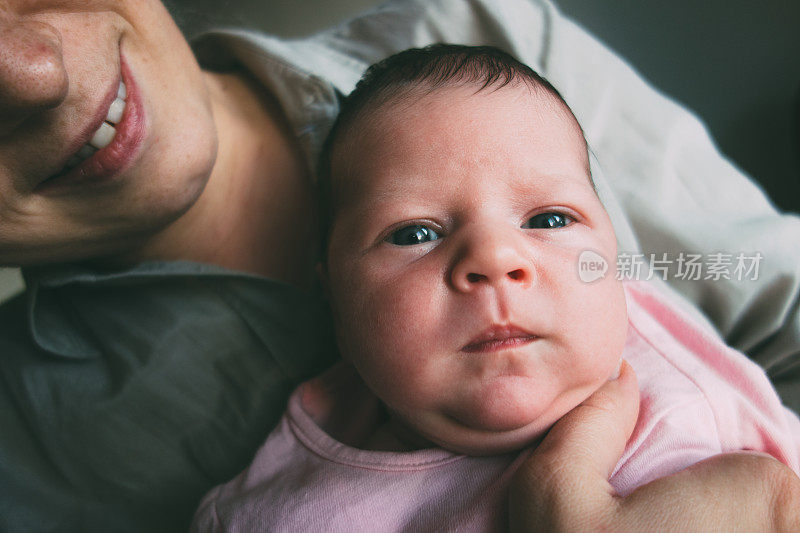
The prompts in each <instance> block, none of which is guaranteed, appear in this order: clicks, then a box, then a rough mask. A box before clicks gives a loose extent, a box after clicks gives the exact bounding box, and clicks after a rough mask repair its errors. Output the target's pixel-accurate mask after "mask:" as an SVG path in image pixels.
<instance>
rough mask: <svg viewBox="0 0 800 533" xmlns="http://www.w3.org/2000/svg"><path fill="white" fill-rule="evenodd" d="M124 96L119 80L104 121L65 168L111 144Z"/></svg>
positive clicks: (125, 91)
mask: <svg viewBox="0 0 800 533" xmlns="http://www.w3.org/2000/svg"><path fill="white" fill-rule="evenodd" d="M126 96H127V90H126V89H125V84H124V83H123V82H120V84H119V89H118V90H117V98H116V99H115V100H114V101H113V102H111V106H109V108H108V113H107V114H106V119H105V122H103V123H102V124H100V127H99V128H97V131H96V132H94V135H92V138H91V139H89V142H88V143H87V144H84V145H83V146H82V147H81V149H80V150H79V151H78V153H77V154H75V155H73V156H72V157H71V158H70V160H69V161H68V162H67V165H66V168H65V170H69V169H71V168H73V167H76V166H78V165H79V164H81V163H83V162H84V161H85V160H87V159H89V158H90V157H92V156H93V155H94V153H95V152H96V151H98V150H100V149H102V148H105V147H106V146H108V145H109V144H111V141H113V140H114V135H116V133H117V130H116V129H115V128H114V126H116V125H117V124H119V122H120V121H121V120H122V115H123V114H124V113H125V97H126Z"/></svg>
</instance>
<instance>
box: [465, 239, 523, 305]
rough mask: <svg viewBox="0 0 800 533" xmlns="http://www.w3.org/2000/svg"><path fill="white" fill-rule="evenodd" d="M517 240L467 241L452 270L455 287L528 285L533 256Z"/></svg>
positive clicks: (471, 288) (467, 290)
mask: <svg viewBox="0 0 800 533" xmlns="http://www.w3.org/2000/svg"><path fill="white" fill-rule="evenodd" d="M521 248H522V245H521V243H519V242H516V241H515V239H509V238H506V239H488V240H484V239H481V240H475V241H473V242H470V243H468V244H467V246H466V247H465V249H464V250H463V255H462V257H461V258H460V259H459V260H458V261H457V262H456V264H455V265H454V267H453V269H452V272H451V279H452V283H453V286H454V287H455V288H456V289H457V290H459V291H462V292H469V291H471V290H473V289H475V288H477V287H478V286H480V285H483V284H488V285H498V284H501V283H510V284H513V285H517V286H519V287H522V288H527V287H529V286H530V285H531V283H532V282H533V277H534V269H533V265H532V263H531V261H530V259H529V258H528V257H527V254H526V253H525V251H524V250H523V249H521Z"/></svg>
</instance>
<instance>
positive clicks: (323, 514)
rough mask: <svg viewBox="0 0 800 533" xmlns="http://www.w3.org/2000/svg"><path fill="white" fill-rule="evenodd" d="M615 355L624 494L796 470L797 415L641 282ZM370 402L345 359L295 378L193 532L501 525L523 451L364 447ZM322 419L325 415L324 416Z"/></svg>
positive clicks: (373, 409) (745, 363) (631, 287)
mask: <svg viewBox="0 0 800 533" xmlns="http://www.w3.org/2000/svg"><path fill="white" fill-rule="evenodd" d="M625 285H626V286H625V292H626V296H627V303H628V322H629V327H628V338H627V342H626V345H625V349H624V353H623V357H624V358H625V359H626V360H627V361H628V362H629V363H630V364H631V365H632V366H633V368H634V370H635V371H636V375H637V378H638V380H639V387H640V391H641V407H640V413H639V419H638V421H637V424H636V427H635V429H634V432H633V435H632V436H631V439H630V440H629V442H628V444H627V447H626V449H625V452H624V453H623V455H622V458H621V459H620V462H619V463H618V464H617V467H616V469H615V471H614V473H613V475H612V477H611V480H610V482H611V484H612V486H613V487H614V488H615V489H616V490H617V491H618V493H620V494H622V495H625V494H627V493H629V492H631V491H632V490H633V489H635V488H636V487H638V486H640V485H643V484H645V483H647V482H648V481H651V480H653V479H656V478H659V477H663V476H666V475H669V474H672V473H674V472H677V471H679V470H682V469H684V468H686V467H687V466H690V465H692V464H694V463H696V462H698V461H700V460H702V459H705V458H707V457H710V456H713V455H716V454H719V453H722V452H728V451H734V450H758V451H762V452H766V453H768V454H770V455H772V456H774V457H775V458H777V459H779V460H780V461H782V462H783V463H785V464H786V465H788V466H789V467H790V468H792V470H794V471H795V472H798V471H800V420H798V418H797V416H795V414H794V413H792V412H790V411H789V410H788V409H786V408H785V407H783V406H782V405H781V403H780V400H779V398H778V396H777V394H776V393H775V391H774V390H773V388H772V386H771V385H770V383H769V380H768V379H767V377H766V376H765V375H764V373H763V371H762V370H761V369H760V368H759V367H758V366H757V365H755V364H754V363H752V362H750V361H749V360H748V359H747V358H746V357H745V356H744V355H742V354H741V353H739V352H737V351H735V350H733V349H731V348H729V347H727V346H725V344H724V343H723V342H722V341H721V340H720V338H719V337H718V336H717V334H716V333H715V332H713V331H711V330H709V329H707V328H706V327H705V326H703V325H701V324H699V323H697V322H696V321H694V320H692V319H691V318H689V317H688V316H686V315H684V314H682V313H681V312H680V311H678V310H677V308H676V306H674V305H671V304H670V303H669V299H668V298H667V297H666V296H663V295H661V294H659V293H657V292H656V290H654V289H653V288H652V287H651V286H650V284H648V283H645V282H628V283H626V284H625ZM379 410H380V404H379V402H378V400H377V399H376V398H375V397H374V395H372V394H371V393H369V391H368V390H367V389H366V387H365V386H364V385H363V384H361V383H360V380H358V379H357V378H356V377H355V376H354V375H353V374H352V373H351V371H350V370H349V368H347V367H344V366H337V367H334V368H333V369H331V370H330V371H328V372H326V373H325V374H323V375H322V376H320V377H317V378H315V379H313V380H311V381H308V382H306V383H304V384H302V385H300V386H299V387H298V388H297V389H296V390H295V392H294V393H293V394H292V396H291V398H290V400H289V405H288V409H287V412H286V413H285V415H284V417H283V419H282V420H281V423H280V425H279V426H278V427H277V428H276V429H275V430H274V431H273V432H272V434H271V435H270V436H269V438H268V439H267V441H266V443H265V444H264V445H263V446H262V447H261V449H260V450H259V451H258V453H257V454H256V456H255V459H254V460H253V462H252V464H251V465H250V466H249V467H248V468H247V469H246V470H245V471H244V472H242V473H241V474H239V475H238V476H237V477H236V478H234V479H233V480H232V481H230V482H228V483H226V484H224V485H221V486H218V487H216V488H214V489H213V490H211V491H210V492H209V493H208V494H207V495H206V496H205V498H204V499H203V501H202V503H201V505H200V507H199V509H198V510H197V513H196V514H195V519H194V523H193V526H192V530H193V531H204V532H205V531H237V532H238V531H242V532H249V531H293V532H296V531H342V532H345V531H346V532H356V531H370V532H373V531H410V530H413V531H456V530H457V531H500V530H504V529H505V528H506V525H507V523H506V504H505V499H506V489H507V486H508V482H509V480H510V478H511V475H512V474H513V472H514V471H515V469H516V468H517V467H518V465H519V464H520V462H522V461H523V460H524V458H525V457H526V455H527V452H516V453H512V454H507V455H502V456H490V457H468V456H464V455H457V454H454V453H450V452H448V451H446V450H444V449H441V448H431V449H425V450H417V451H412V452H383V451H367V450H361V449H357V448H354V447H351V446H348V445H345V444H343V443H341V442H339V441H337V440H335V439H333V438H332V437H331V436H329V435H328V434H327V433H326V432H325V431H323V430H322V428H321V427H320V426H321V425H322V426H325V427H331V425H334V426H336V427H337V428H339V429H338V430H337V434H338V435H346V438H343V439H342V440H346V441H347V442H366V441H367V440H369V438H370V437H371V436H372V435H373V434H374V433H375V431H376V430H377V427H378V424H377V423H376V419H377V413H378V412H379ZM319 422H322V423H321V424H320V423H319Z"/></svg>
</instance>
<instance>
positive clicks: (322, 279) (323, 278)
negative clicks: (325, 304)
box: [316, 261, 331, 301]
mask: <svg viewBox="0 0 800 533" xmlns="http://www.w3.org/2000/svg"><path fill="white" fill-rule="evenodd" d="M316 271H317V278H318V279H319V283H320V285H321V286H322V294H323V295H325V299H326V300H328V301H330V299H331V289H330V284H329V283H328V269H327V267H326V266H325V263H323V262H322V261H318V262H317V267H316Z"/></svg>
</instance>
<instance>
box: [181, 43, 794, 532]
mask: <svg viewBox="0 0 800 533" xmlns="http://www.w3.org/2000/svg"><path fill="white" fill-rule="evenodd" d="M320 172H321V186H322V189H323V198H324V199H325V205H324V207H323V213H324V219H325V221H326V222H327V229H326V243H325V254H324V259H323V261H322V263H321V265H320V274H321V277H322V279H323V281H324V284H325V286H326V288H327V292H328V294H329V297H330V303H331V308H332V311H333V317H334V324H335V327H336V332H337V342H338V346H339V349H340V352H341V355H342V359H343V362H342V363H340V364H339V365H338V366H336V367H334V368H333V369H331V370H330V371H329V372H327V373H326V374H324V375H323V376H320V377H318V378H316V379H314V380H312V381H309V382H307V383H305V384H303V385H301V386H300V387H299V388H298V389H297V390H296V391H295V393H294V394H293V396H292V398H291V399H290V401H289V406H288V410H287V413H286V415H285V416H284V418H283V420H282V423H281V425H280V426H279V427H278V428H277V429H276V430H275V431H274V432H273V433H272V435H271V436H270V437H269V439H268V440H267V442H266V444H265V445H264V446H263V447H262V449H261V450H260V451H259V452H258V454H257V455H256V457H255V460H254V462H253V464H252V465H251V466H250V467H249V468H248V469H247V470H246V471H245V472H244V473H242V474H241V475H240V476H239V477H237V478H236V479H234V480H233V481H231V482H230V483H228V484H226V485H223V486H221V487H217V488H216V489H214V490H213V491H212V492H211V493H209V494H208V495H207V496H206V498H205V499H204V501H203V503H202V504H201V507H200V509H199V510H198V513H197V515H196V517H195V524H194V527H195V529H198V530H203V531H206V530H219V529H226V530H228V529H229V530H242V531H266V530H269V531H273V530H280V531H282V530H286V531H364V530H368V531H376V530H380V531H396V530H406V529H413V530H423V531H427V530H437V531H438V530H456V529H457V530H462V529H467V530H481V531H485V530H499V529H502V528H504V527H505V520H506V518H505V506H504V501H505V489H506V488H507V484H508V481H509V480H510V477H511V475H512V473H513V471H514V470H515V468H516V467H517V466H518V465H519V463H520V462H521V461H522V460H524V458H525V455H526V454H525V452H524V451H523V450H526V449H527V450H529V449H530V448H531V447H532V446H535V444H536V443H537V441H538V440H539V439H540V438H541V437H542V436H543V434H544V433H545V432H546V431H547V430H548V429H549V428H550V427H551V426H552V425H553V424H554V423H555V422H556V421H557V420H558V419H559V418H560V417H561V416H563V415H564V414H565V413H567V412H568V411H570V410H571V409H573V408H574V407H575V406H577V405H578V404H580V403H581V402H582V401H583V400H584V399H586V398H587V397H588V396H589V395H591V394H592V393H593V392H594V391H596V390H597V389H598V388H599V387H600V386H601V385H602V384H603V383H604V382H605V381H606V380H608V379H610V378H613V377H614V376H615V375H616V373H617V372H618V371H619V365H620V361H621V358H622V357H624V358H625V359H626V360H627V361H628V362H629V363H630V364H631V365H632V366H633V367H634V369H635V371H636V373H637V376H638V379H639V384H640V389H641V412H640V415H639V420H638V422H637V426H636V429H635V430H634V433H633V436H632V437H631V439H630V441H629V443H628V446H627V448H626V450H625V453H624V454H623V457H622V459H621V461H620V463H619V464H618V465H617V468H616V470H615V472H614V474H613V476H612V478H611V484H612V485H613V486H614V488H615V489H616V490H617V491H618V492H619V493H620V494H627V493H628V492H630V491H632V490H633V489H634V488H636V487H637V486H640V485H642V484H644V483H647V482H648V481H650V480H652V479H655V478H657V477H662V476H665V475H668V474H671V473H673V472H676V471H678V470H682V469H683V468H685V467H687V466H689V465H691V464H694V463H696V462H697V461H700V460H702V459H704V458H707V457H710V456H712V455H716V454H718V453H721V452H725V451H732V450H739V449H753V450H759V451H763V452H767V453H769V454H771V455H773V456H775V457H776V458H777V459H779V460H781V461H783V462H784V463H786V464H787V465H789V466H790V467H791V468H793V469H794V470H795V471H798V461H799V460H800V454H799V452H798V443H800V422H798V420H797V418H796V417H795V416H794V415H793V414H792V413H790V412H789V411H788V410H786V409H785V408H783V407H782V406H781V404H780V401H779V400H778V398H777V395H776V394H775V393H774V391H773V390H772V388H771V386H770V384H769V381H768V380H767V379H766V377H765V376H764V374H763V373H762V372H761V371H760V369H758V368H757V367H756V366H755V365H753V364H752V363H750V362H749V361H748V360H747V359H746V358H745V357H744V356H743V355H741V354H739V353H738V352H735V351H734V350H731V349H730V348H727V347H726V346H725V345H724V344H723V343H722V342H721V341H720V339H719V338H718V337H717V336H716V334H715V333H713V332H712V331H709V330H707V329H706V328H705V327H704V326H702V325H700V324H697V323H695V322H694V321H693V320H692V319H691V318H689V317H687V316H684V315H683V314H681V313H680V312H678V311H676V310H675V307H674V306H673V305H670V303H669V302H668V300H667V299H666V297H664V296H660V295H659V294H657V293H656V292H655V291H653V289H651V288H650V287H649V285H648V284H646V283H636V282H630V283H626V284H624V285H623V283H621V282H620V281H618V280H616V279H615V277H614V276H613V275H607V276H604V277H601V278H600V279H597V280H595V281H592V282H584V281H581V278H580V277H579V275H578V268H577V267H578V258H579V256H580V255H581V253H582V252H585V251H587V250H588V251H592V252H593V253H594V254H598V255H600V256H602V257H603V258H605V259H606V260H608V261H609V262H611V263H612V264H613V261H614V258H615V257H616V238H615V235H614V230H613V228H612V225H611V221H610V219H609V217H608V215H607V214H606V211H605V209H604V207H603V205H602V204H601V202H600V200H599V198H598V196H597V194H596V192H595V189H594V185H593V182H592V177H591V172H590V166H589V158H588V154H587V147H586V142H585V140H584V136H583V132H582V130H581V127H580V126H579V124H578V122H577V120H576V119H575V117H574V116H573V114H572V112H571V111H570V109H569V107H568V106H567V104H566V103H565V102H564V100H563V99H562V98H561V96H560V95H559V94H558V92H557V91H556V90H555V89H554V88H553V87H552V86H551V85H550V84H549V83H548V82H547V81H546V80H544V79H542V78H541V77H540V76H538V75H537V74H536V73H535V72H534V71H533V70H531V69H530V68H528V67H527V66H525V65H523V64H521V63H519V62H518V61H516V60H515V59H513V58H512V57H510V56H508V55H507V54H505V53H503V52H500V51H499V50H496V49H493V48H487V47H480V48H469V47H462V46H452V45H435V46H433V47H429V48H426V49H421V50H408V51H406V52H402V53H400V54H397V55H395V56H392V57H391V58H389V59H387V60H385V61H383V62H381V63H379V64H377V65H374V66H373V67H371V68H370V70H369V71H368V72H367V74H366V75H365V77H364V78H363V79H362V80H361V82H360V83H359V85H358V86H357V88H356V89H355V91H354V92H353V93H352V94H351V95H350V96H349V97H348V98H347V100H346V101H345V103H344V104H343V109H342V112H341V115H340V117H339V119H338V120H337V123H336V124H335V126H334V128H333V130H332V131H331V134H330V136H329V139H328V142H327V146H326V149H325V151H324V156H323V158H322V164H321V169H320ZM612 272H613V269H612ZM353 369H354V370H355V371H354V370H353Z"/></svg>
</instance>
